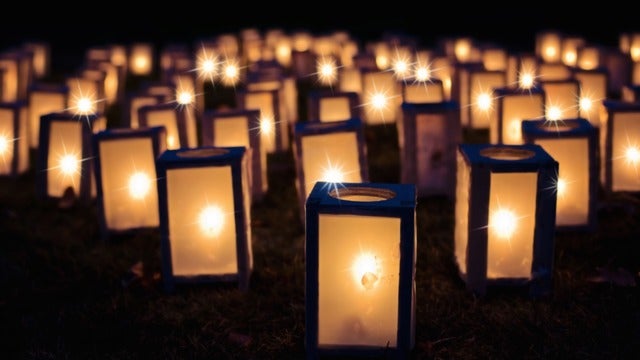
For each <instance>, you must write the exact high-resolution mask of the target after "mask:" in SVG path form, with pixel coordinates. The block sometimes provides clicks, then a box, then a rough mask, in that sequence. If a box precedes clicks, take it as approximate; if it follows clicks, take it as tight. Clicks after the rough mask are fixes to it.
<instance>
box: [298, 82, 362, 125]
mask: <svg viewBox="0 0 640 360" xmlns="http://www.w3.org/2000/svg"><path fill="white" fill-rule="evenodd" d="M361 115H362V114H361V107H360V95H358V93H356V92H353V91H332V90H325V89H316V90H312V91H311V92H309V95H308V96H307V120H308V121H310V122H318V121H319V122H331V121H344V120H349V119H353V118H359V119H361V118H362V117H361Z"/></svg>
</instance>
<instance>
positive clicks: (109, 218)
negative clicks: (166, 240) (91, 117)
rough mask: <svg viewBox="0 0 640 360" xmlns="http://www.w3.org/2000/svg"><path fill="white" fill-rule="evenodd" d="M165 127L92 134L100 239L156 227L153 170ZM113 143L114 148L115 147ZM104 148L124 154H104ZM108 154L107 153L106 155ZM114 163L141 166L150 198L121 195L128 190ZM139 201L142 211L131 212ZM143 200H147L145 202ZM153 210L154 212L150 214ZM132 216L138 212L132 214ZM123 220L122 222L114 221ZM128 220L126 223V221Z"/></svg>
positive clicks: (133, 166) (155, 193) (124, 165)
mask: <svg viewBox="0 0 640 360" xmlns="http://www.w3.org/2000/svg"><path fill="white" fill-rule="evenodd" d="M165 138H166V130H165V128H164V127H162V126H157V127H148V128H136V129H132V128H114V129H107V130H103V131H99V132H97V133H95V134H94V135H93V144H92V146H93V153H94V154H95V155H96V156H95V177H96V199H97V208H98V219H99V223H100V234H101V236H102V239H103V240H108V239H109V238H111V237H113V236H118V235H121V234H128V233H132V232H135V231H137V230H139V229H143V228H149V229H155V228H158V227H159V215H158V213H157V211H158V202H157V194H158V190H157V186H156V181H157V180H156V178H157V176H156V169H155V163H156V160H157V159H158V157H159V156H160V154H161V153H162V152H164V150H165V147H166V139H165ZM116 146H117V150H115V147H116ZM105 151H112V152H113V151H118V152H125V153H127V154H128V156H125V157H121V156H119V154H118V155H115V154H110V155H108V154H106V153H105ZM107 155H108V156H107ZM116 161H117V162H118V166H117V167H120V168H126V169H129V168H133V169H134V170H140V169H144V170H146V172H150V173H148V174H147V176H148V177H149V179H148V180H149V189H148V191H149V192H151V198H152V199H155V201H153V200H150V199H148V198H146V199H130V196H126V195H123V194H124V193H126V192H127V190H129V191H131V189H129V186H127V185H126V184H123V183H125V182H126V181H123V180H120V179H118V178H117V176H119V175H122V171H121V170H119V169H113V168H110V167H109V166H113V164H114V162H116ZM118 196H120V197H125V196H126V197H127V199H126V200H124V201H123V200H118ZM140 201H143V202H144V203H143V205H144V206H143V207H144V208H145V211H142V213H143V214H142V215H139V214H135V212H136V210H137V209H136V207H139V206H140ZM147 201H150V202H149V203H147ZM149 212H151V213H153V212H155V214H151V215H150V213H149ZM136 215H139V216H137V217H136ZM122 222H124V223H125V224H124V226H123V225H118V223H122ZM127 222H128V224H127Z"/></svg>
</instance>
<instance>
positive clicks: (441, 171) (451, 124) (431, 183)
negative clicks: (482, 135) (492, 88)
mask: <svg viewBox="0 0 640 360" xmlns="http://www.w3.org/2000/svg"><path fill="white" fill-rule="evenodd" d="M397 129H398V144H399V150H400V167H401V172H400V181H401V182H402V183H412V184H415V186H416V190H417V193H418V196H420V197H423V196H431V195H444V196H448V197H451V198H453V196H454V193H455V173H456V151H457V146H458V144H459V143H460V142H461V141H462V128H461V125H460V109H459V108H458V103H456V102H454V101H446V102H440V103H431V104H430V103H425V104H411V103H403V104H402V115H401V116H400V118H399V120H398V122H397Z"/></svg>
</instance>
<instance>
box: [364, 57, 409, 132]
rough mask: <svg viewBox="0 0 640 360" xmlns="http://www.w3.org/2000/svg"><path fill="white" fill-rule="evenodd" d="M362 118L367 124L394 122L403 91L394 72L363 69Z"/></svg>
mask: <svg viewBox="0 0 640 360" xmlns="http://www.w3.org/2000/svg"><path fill="white" fill-rule="evenodd" d="M361 99H362V100H361V101H362V106H363V110H362V119H363V120H364V123H365V124H367V125H383V124H393V123H395V122H396V117H397V116H398V113H399V112H400V103H401V102H402V92H401V89H400V87H399V86H398V82H397V81H396V78H395V77H394V75H393V73H392V72H389V71H379V70H369V69H364V70H362V97H361Z"/></svg>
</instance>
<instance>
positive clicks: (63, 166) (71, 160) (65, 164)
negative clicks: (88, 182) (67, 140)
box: [58, 154, 79, 175]
mask: <svg viewBox="0 0 640 360" xmlns="http://www.w3.org/2000/svg"><path fill="white" fill-rule="evenodd" d="M78 163H79V161H78V157H77V156H75V155H73V154H66V155H63V156H62V157H60V161H59V163H58V167H59V169H60V171H61V172H62V174H64V175H72V174H75V173H77V172H78V168H79V166H78Z"/></svg>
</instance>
